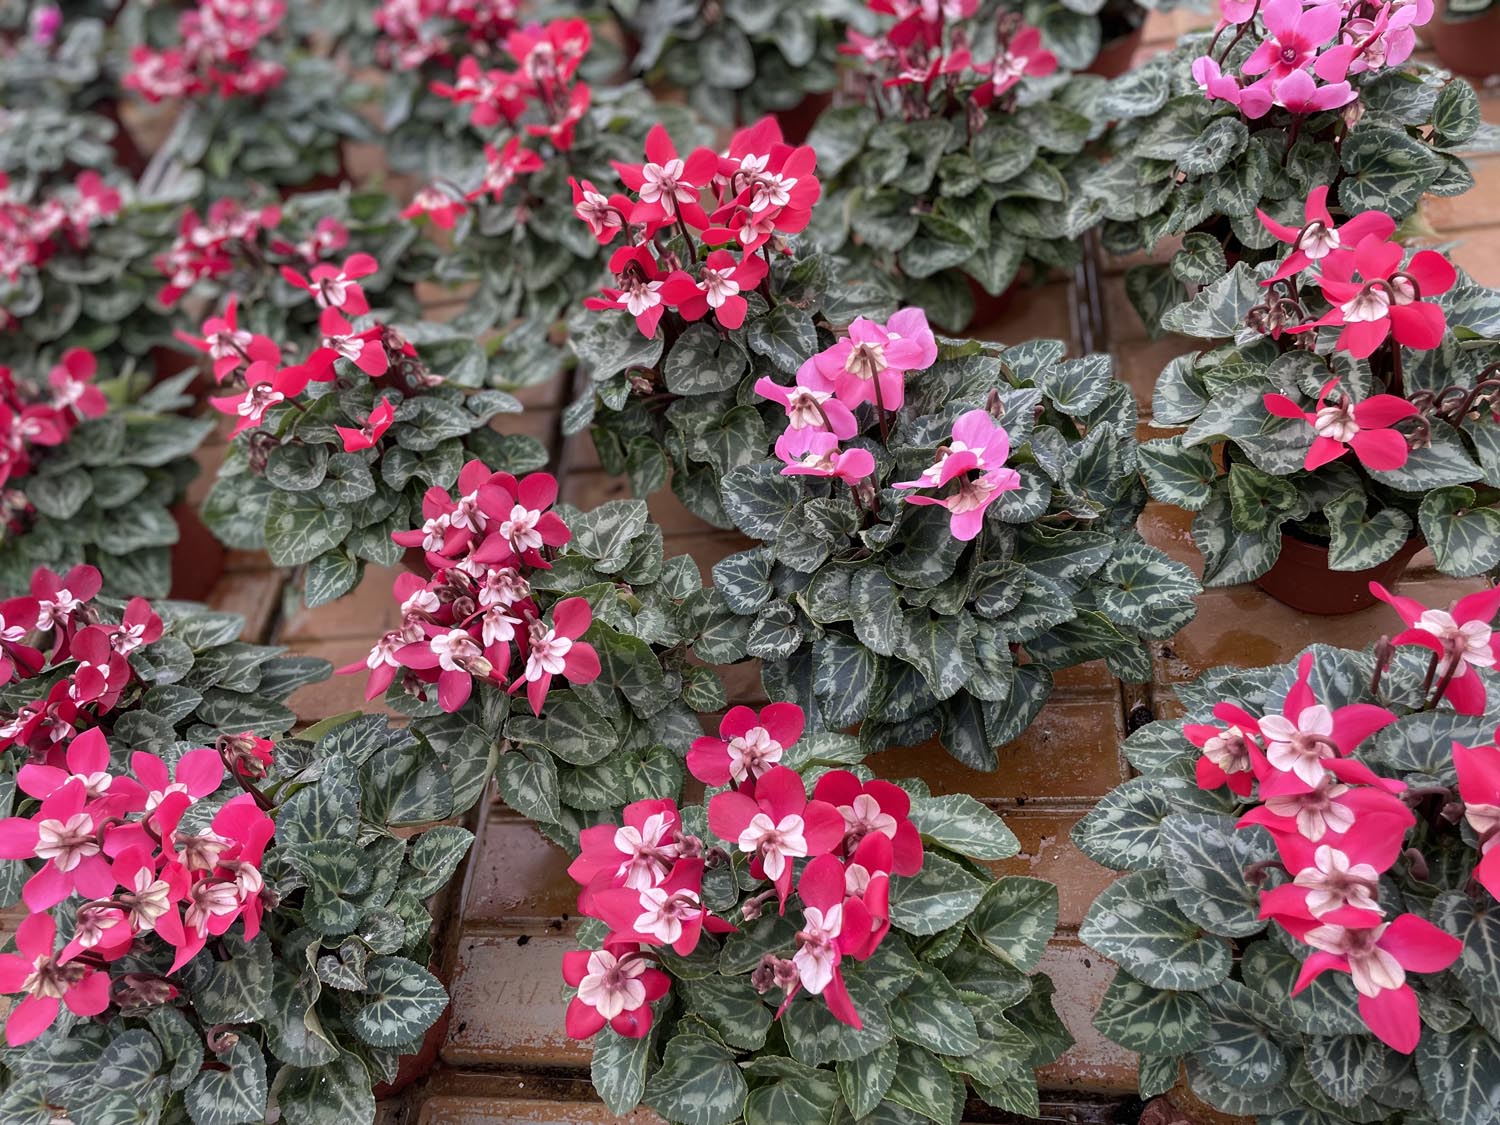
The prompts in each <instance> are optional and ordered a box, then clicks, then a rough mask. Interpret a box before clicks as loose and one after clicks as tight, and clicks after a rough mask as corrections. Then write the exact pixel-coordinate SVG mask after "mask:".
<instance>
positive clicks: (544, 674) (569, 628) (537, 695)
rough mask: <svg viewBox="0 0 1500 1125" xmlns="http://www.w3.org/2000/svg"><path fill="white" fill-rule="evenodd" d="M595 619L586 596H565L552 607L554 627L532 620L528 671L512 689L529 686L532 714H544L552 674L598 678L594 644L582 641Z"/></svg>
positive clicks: (575, 678)
mask: <svg viewBox="0 0 1500 1125" xmlns="http://www.w3.org/2000/svg"><path fill="white" fill-rule="evenodd" d="M593 622H594V611H593V610H592V609H590V608H589V603H588V599H587V598H565V599H563V600H562V601H560V602H558V603H557V605H556V606H555V607H554V608H553V610H552V626H551V628H548V626H547V624H546V623H545V622H543V621H536V622H533V623H532V626H531V638H530V644H529V645H528V646H527V653H526V670H525V671H524V672H523V673H522V674H521V676H520V677H519V678H518V679H517V680H516V682H515V683H513V684H511V686H510V690H511V691H516V690H517V689H518V688H520V686H521V685H522V684H525V685H526V698H527V700H529V701H530V703H531V710H532V713H533V714H536V715H540V714H541V713H542V704H543V703H544V702H546V699H547V692H548V690H549V689H550V688H551V686H552V677H553V676H566V677H567V678H568V679H569V680H570V681H571V682H572V683H575V684H588V683H593V682H594V681H595V680H597V679H598V678H599V654H598V653H597V652H595V651H594V646H593V645H591V644H588V643H587V642H585V641H582V640H579V638H580V637H582V636H583V634H584V633H586V632H588V628H589V626H590V625H592V624H593Z"/></svg>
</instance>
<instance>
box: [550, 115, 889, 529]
mask: <svg viewBox="0 0 1500 1125" xmlns="http://www.w3.org/2000/svg"><path fill="white" fill-rule="evenodd" d="M815 162H816V156H815V154H814V152H813V150H812V149H811V148H810V147H808V146H806V145H802V146H795V147H794V146H792V145H789V144H786V143H785V142H784V141H783V139H782V136H781V130H780V127H779V126H778V125H777V124H776V121H775V119H774V118H770V117H767V118H764V119H763V120H761V121H759V122H757V123H756V124H755V125H754V126H752V127H750V128H748V129H741V130H739V131H738V132H736V133H735V134H734V135H733V137H732V138H731V139H730V142H729V146H728V148H727V150H726V152H725V153H724V154H723V155H720V154H718V153H715V152H713V151H712V150H710V149H707V148H696V149H693V150H692V151H691V152H688V153H687V154H686V155H685V156H680V155H679V154H678V149H677V148H676V146H675V145H674V144H673V143H672V140H671V137H670V136H669V135H668V133H667V131H666V130H665V129H664V128H660V127H656V128H653V129H652V130H651V132H650V134H649V135H648V136H647V138H646V145H645V160H644V161H643V162H641V163H639V164H623V163H621V164H619V165H617V167H618V168H619V175H620V177H621V178H622V180H623V182H624V184H625V186H627V187H628V188H629V189H630V191H631V193H632V195H631V196H626V195H625V194H623V193H621V192H619V191H612V190H611V189H610V185H609V184H605V185H603V186H602V187H601V186H597V185H596V184H595V183H594V182H593V181H591V180H582V181H576V182H575V183H574V185H573V199H574V209H575V211H576V213H577V216H578V218H579V219H580V220H582V222H583V223H584V224H586V226H587V228H588V230H589V231H590V233H591V234H592V235H593V236H594V237H595V238H596V239H597V240H598V241H599V243H600V244H601V245H605V246H607V245H610V244H611V243H615V242H617V241H620V240H621V239H622V238H623V243H622V244H621V245H619V246H617V247H616V248H615V250H614V252H613V253H612V255H611V257H610V271H611V273H613V274H614V283H613V284H612V285H610V286H608V287H606V288H605V289H604V291H603V294H602V295H601V296H599V297H595V298H590V299H588V300H586V301H585V302H584V304H585V305H586V306H588V308H589V309H591V310H594V312H593V314H592V315H590V314H581V315H579V316H578V317H577V318H575V320H574V321H573V323H572V326H571V327H572V331H571V333H570V336H569V340H568V343H569V345H570V346H571V347H572V348H573V350H574V351H575V352H576V353H577V355H578V357H579V360H580V362H581V364H582V366H583V368H584V370H585V371H586V372H587V373H588V375H589V377H590V382H589V383H588V384H586V385H585V387H584V388H583V393H582V396H581V397H580V398H579V400H578V401H577V402H575V403H573V405H572V406H570V407H569V408H568V409H567V410H566V411H565V412H564V415H563V429H564V431H565V432H568V433H573V432H577V431H579V430H581V429H583V428H584V427H585V426H588V425H590V423H592V425H593V431H592V432H593V438H594V446H595V448H596V449H597V450H598V452H599V458H600V461H601V462H602V463H603V465H604V467H605V469H606V470H608V471H609V472H613V473H626V474H628V476H629V477H630V481H631V484H632V486H633V487H634V489H635V491H636V492H637V493H638V494H642V495H644V494H646V493H649V492H654V491H655V490H656V489H658V488H660V487H662V486H663V485H664V484H665V483H667V480H668V477H669V476H670V480H671V486H672V490H673V492H674V493H675V494H676V495H677V497H678V498H679V499H680V500H681V501H682V502H683V504H684V505H686V507H687V508H688V509H689V510H691V511H692V512H694V513H695V514H697V515H698V516H700V517H701V518H702V519H704V520H705V521H706V522H708V523H711V524H713V525H715V526H717V527H729V526H732V523H731V521H730V519H729V517H728V515H727V514H726V513H725V511H724V508H723V503H722V500H721V498H720V496H719V490H718V478H719V477H720V476H722V475H723V473H725V472H727V471H728V470H729V469H731V468H733V467H735V466H736V465H741V464H746V463H748V462H749V461H752V460H756V459H758V458H759V457H761V456H763V455H764V453H765V450H766V448H767V446H768V442H767V437H766V430H765V426H764V424H763V422H762V420H761V419H760V417H759V415H758V412H757V411H756V409H755V408H754V407H753V406H751V405H748V404H749V403H750V402H751V401H752V399H751V397H750V395H751V387H752V386H753V385H754V383H755V380H756V379H757V378H759V377H761V376H763V375H767V374H770V373H771V372H773V371H780V372H783V373H786V374H790V373H791V372H794V371H796V370H797V368H798V366H799V365H801V363H802V362H803V361H804V360H805V359H806V358H807V357H808V356H809V355H811V354H812V353H813V352H814V351H816V350H817V349H818V345H819V340H820V339H827V340H830V341H831V339H832V336H831V334H826V333H825V335H824V336H822V337H820V335H819V328H818V323H819V322H820V321H821V322H823V323H825V324H847V323H848V322H849V321H850V320H852V319H853V318H854V317H855V316H857V315H859V314H862V313H868V314H870V315H880V314H883V313H887V312H890V311H891V310H892V309H893V308H894V305H895V301H894V294H893V286H894V282H893V281H892V280H891V279H889V278H882V277H879V276H876V277H872V278H862V279H859V280H855V279H853V278H852V277H850V276H848V275H842V274H840V275H839V279H838V280H837V281H835V266H834V264H833V263H830V262H829V261H827V260H826V259H825V258H823V257H821V256H818V255H814V254H806V253H801V252H797V251H795V250H794V248H793V246H792V245H790V244H789V243H788V241H787V239H788V237H789V236H791V235H795V234H797V233H798V232H801V231H803V230H805V229H806V227H807V224H808V223H809V222H810V221H811V218H812V208H813V204H814V203H816V201H817V199H818V195H819V192H820V186H819V183H818V179H817V177H816V176H815V175H814V164H815ZM669 470H670V472H669Z"/></svg>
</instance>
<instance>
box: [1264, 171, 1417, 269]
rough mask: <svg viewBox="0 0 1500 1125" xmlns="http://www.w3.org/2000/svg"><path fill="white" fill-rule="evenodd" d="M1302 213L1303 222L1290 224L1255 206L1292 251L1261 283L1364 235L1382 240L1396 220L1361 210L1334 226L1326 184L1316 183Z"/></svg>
mask: <svg viewBox="0 0 1500 1125" xmlns="http://www.w3.org/2000/svg"><path fill="white" fill-rule="evenodd" d="M1303 213H1304V216H1305V221H1304V223H1303V225H1302V226H1301V227H1289V226H1286V225H1285V224H1283V223H1278V222H1277V221H1276V220H1275V219H1273V218H1271V216H1269V215H1267V214H1266V213H1265V212H1264V211H1262V210H1260V209H1259V208H1257V209H1256V212H1255V214H1256V217H1257V218H1258V219H1260V223H1261V226H1263V227H1265V228H1266V230H1268V231H1270V232H1271V233H1272V234H1274V235H1275V236H1276V237H1277V238H1278V239H1280V240H1281V241H1282V242H1285V243H1287V244H1288V245H1290V246H1291V247H1292V252H1291V253H1290V254H1288V255H1287V256H1286V258H1285V260H1283V261H1282V263H1281V265H1279V266H1277V267H1276V272H1275V273H1273V274H1272V275H1271V276H1270V277H1269V278H1267V279H1266V280H1265V281H1263V282H1261V284H1262V285H1274V284H1276V282H1278V281H1281V280H1282V279H1284V278H1288V277H1293V276H1295V275H1296V274H1299V273H1301V272H1302V271H1303V270H1304V269H1306V268H1307V267H1308V266H1309V265H1312V264H1313V263H1315V262H1321V261H1323V260H1324V259H1326V258H1327V257H1328V256H1329V255H1330V254H1333V253H1334V252H1336V251H1339V250H1344V249H1348V248H1352V247H1354V246H1358V245H1359V243H1360V242H1361V241H1362V240H1364V239H1365V238H1369V237H1374V238H1378V239H1380V240H1381V241H1384V240H1385V239H1387V238H1389V237H1390V236H1391V235H1392V234H1393V233H1395V230H1396V220H1395V219H1393V218H1391V217H1390V216H1389V215H1387V214H1385V213H1384V212H1382V211H1361V212H1360V213H1359V214H1358V215H1355V216H1354V217H1353V218H1352V219H1350V220H1349V221H1348V222H1346V223H1344V224H1343V225H1341V226H1340V225H1335V224H1334V221H1333V215H1332V214H1331V213H1330V212H1329V210H1328V185H1327V184H1319V185H1318V186H1317V187H1315V188H1313V189H1312V191H1311V192H1309V193H1308V196H1307V203H1306V205H1305V207H1304V212H1303Z"/></svg>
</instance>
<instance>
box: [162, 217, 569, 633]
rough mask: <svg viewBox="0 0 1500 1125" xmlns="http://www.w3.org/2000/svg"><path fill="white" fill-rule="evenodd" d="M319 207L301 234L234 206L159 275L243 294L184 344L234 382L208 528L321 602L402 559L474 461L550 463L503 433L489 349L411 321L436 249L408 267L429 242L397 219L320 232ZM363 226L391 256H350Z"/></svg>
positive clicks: (182, 242) (224, 394)
mask: <svg viewBox="0 0 1500 1125" xmlns="http://www.w3.org/2000/svg"><path fill="white" fill-rule="evenodd" d="M306 198H308V199H312V200H313V201H314V202H313V203H312V204H307V205H305V206H302V205H300V201H299V205H293V206H289V207H288V209H287V210H288V211H296V212H297V213H299V214H300V215H301V216H302V217H303V218H304V220H305V223H304V225H303V226H302V227H300V228H299V227H298V226H297V225H296V224H295V223H291V224H289V223H288V221H287V216H286V214H285V213H283V212H282V211H281V210H279V209H275V208H271V209H263V210H261V211H259V212H255V211H248V210H246V209H244V208H242V207H240V206H239V205H238V204H234V203H232V202H229V201H221V202H220V203H219V204H216V205H215V207H214V208H213V210H212V211H211V212H210V214H209V216H208V219H207V221H206V222H201V221H200V220H199V219H198V218H197V216H196V215H194V214H191V213H190V214H189V216H187V217H186V218H185V219H184V228H183V233H182V235H181V237H180V238H179V241H178V243H177V244H176V245H175V246H174V247H173V248H172V250H171V251H169V252H168V254H167V255H165V256H164V257H163V259H162V261H161V262H160V266H161V268H162V271H163V273H164V274H166V275H167V277H168V286H167V289H166V290H164V294H166V295H170V296H172V297H176V296H178V295H180V294H181V293H182V292H184V291H186V290H187V289H188V288H189V287H191V286H193V285H194V284H196V283H197V282H199V281H200V280H203V279H218V287H219V288H220V289H224V288H229V296H228V297H227V298H226V299H225V301H224V304H223V305H222V306H221V311H219V312H218V313H217V314H216V315H214V316H211V317H209V318H208V319H207V320H205V321H204V323H203V326H202V328H201V330H200V333H199V334H197V335H191V334H186V333H184V334H183V338H184V340H185V341H186V342H187V343H189V344H190V345H191V346H193V347H196V348H197V349H199V350H200V351H202V352H203V353H204V354H205V355H206V356H207V358H208V360H209V362H210V363H211V365H212V370H213V374H214V378H215V381H216V382H217V383H219V384H220V385H221V388H222V389H221V391H220V393H218V394H216V395H214V396H212V398H211V401H212V404H213V406H214V407H215V408H217V409H218V410H219V411H220V412H222V413H223V414H225V415H227V416H228V417H229V418H231V419H233V421H234V423H235V425H234V430H233V434H234V438H235V440H234V442H233V444H232V446H231V447H230V450H229V452H228V453H227V454H226V456H225V458H224V463H223V466H222V467H221V469H220V471H219V476H218V479H217V480H216V481H215V482H214V486H213V489H212V490H211V491H210V492H209V494H208V497H207V499H206V500H205V501H204V507H203V514H204V519H205V520H206V522H207V523H208V525H209V527H210V528H211V529H212V530H213V532H214V533H215V534H216V535H217V536H218V537H219V538H220V539H221V540H222V541H223V542H224V543H225V544H227V545H229V546H232V547H240V548H250V549H253V548H261V547H263V548H265V549H266V550H267V551H268V552H269V553H270V556H271V561H272V562H273V563H275V564H276V565H278V566H284V567H295V568H306V569H305V571H303V582H302V585H303V593H304V596H305V597H306V599H307V601H308V603H309V604H311V605H318V604H321V603H323V602H326V601H328V600H330V599H332V598H336V597H339V596H341V595H342V594H344V593H345V592H347V591H348V590H350V589H352V588H353V587H354V585H355V584H356V583H357V582H358V581H359V578H360V576H361V575H362V574H363V572H364V567H365V564H366V563H367V562H375V563H377V564H379V565H384V566H389V565H393V564H394V563H396V562H398V561H399V560H400V557H401V548H400V547H399V546H398V545H397V544H396V543H394V542H393V541H392V539H391V535H392V534H393V533H394V532H396V531H401V530H404V529H406V528H407V527H409V526H410V525H411V521H412V519H413V517H414V514H415V513H416V512H418V511H420V509H421V504H422V494H423V492H424V490H425V489H427V488H428V487H433V486H436V487H443V488H446V487H448V486H449V485H451V484H452V482H453V480H454V479H455V478H456V476H457V475H458V470H459V467H460V466H461V465H462V464H463V463H464V461H466V460H467V459H468V458H469V457H470V456H473V455H483V456H485V457H488V458H490V459H492V460H493V461H494V462H495V463H496V464H497V465H503V466H506V467H509V468H514V469H517V470H524V469H528V468H536V467H539V466H540V465H541V464H542V463H544V461H545V453H544V451H543V450H542V448H541V446H540V444H539V443H538V442H536V441H535V440H533V439H531V438H526V437H517V436H506V435H501V434H500V433H498V432H496V431H494V430H492V429H490V428H489V425H488V424H489V422H490V420H491V419H492V418H494V417H495V415H496V414H498V413H501V412H512V413H513V412H517V411H519V410H520V404H519V403H518V402H517V401H516V400H515V398H514V397H513V396H511V395H509V394H507V393H505V392H503V391H498V390H475V389H473V388H476V387H478V386H480V385H482V384H483V382H484V381H485V379H486V378H487V377H488V372H489V359H490V357H489V355H488V353H487V351H486V349H485V348H484V346H483V345H482V344H479V343H476V342H475V341H474V340H472V339H470V338H464V337H463V335H462V333H460V332H455V331H451V330H449V329H447V328H446V327H445V326H433V327H430V328H429V326H427V325H425V324H420V323H413V324H410V325H408V323H407V322H406V318H407V317H408V316H414V315H415V302H414V298H413V297H412V295H411V292H410V288H409V286H410V284H411V280H412V278H411V276H410V275H409V274H405V273H403V269H404V268H410V269H411V270H412V271H413V272H415V273H417V274H418V275H420V272H421V269H422V266H421V264H420V263H421V261H422V259H421V258H420V257H418V258H417V259H416V260H415V261H410V260H408V257H407V253H408V247H409V246H410V245H411V241H412V238H413V237H414V232H413V231H411V230H410V228H409V227H406V226H405V225H404V224H401V223H399V222H397V223H395V225H394V227H392V226H391V225H390V223H389V216H388V215H385V214H384V213H383V212H377V214H376V216H373V217H372V216H371V214H370V213H369V210H368V209H367V208H365V207H364V206H363V205H362V204H361V203H360V199H361V197H355V198H354V199H352V200H350V201H348V202H349V206H350V207H351V208H354V211H353V215H352V216H351V218H358V219H362V220H366V221H365V222H361V223H358V224H351V226H345V224H344V223H343V222H341V221H340V220H339V219H336V218H334V217H333V215H331V214H328V213H323V214H321V217H319V218H318V219H317V220H316V222H315V223H314V222H312V221H311V219H312V216H313V214H315V213H317V212H318V211H321V210H323V208H322V207H321V206H320V205H319V204H320V203H321V202H322V201H321V200H320V199H319V197H306ZM341 198H343V197H339V196H334V197H330V200H339V199H341ZM383 207H384V208H386V209H389V207H390V205H389V203H385V204H383ZM299 229H300V231H301V232H302V233H301V236H300V237H299V236H298V234H297V233H296V232H297V231H298V230H299ZM361 232H363V235H364V236H365V238H364V239H362V241H363V242H364V244H366V245H377V246H378V244H379V243H383V244H384V246H385V251H384V252H385V253H387V254H388V255H389V256H387V257H385V258H383V259H380V260H377V258H376V256H375V255H374V254H372V253H369V252H366V251H363V250H355V251H353V252H351V250H352V245H353V244H352V243H351V242H350V238H351V233H356V234H357V233H361ZM372 236H373V237H372ZM291 238H296V239H297V241H295V242H292V241H289V239H291ZM423 253H425V251H424V252H423ZM245 262H248V263H249V264H250V266H249V268H246V269H237V268H236V267H237V264H238V263H245ZM278 263H280V265H279V268H278ZM367 284H368V285H369V286H370V291H369V292H366V285H367ZM231 287H232V288H231ZM241 293H243V294H244V295H245V300H244V302H243V304H242V303H241V301H240V294H241ZM372 300H373V301H386V300H388V301H390V303H391V308H390V309H389V310H387V309H386V308H383V307H376V306H372ZM414 341H416V342H414Z"/></svg>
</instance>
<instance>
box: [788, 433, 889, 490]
mask: <svg viewBox="0 0 1500 1125" xmlns="http://www.w3.org/2000/svg"><path fill="white" fill-rule="evenodd" d="M776 456H777V457H780V458H781V459H782V461H784V462H786V465H785V467H784V468H783V469H782V470H781V473H782V475H783V476H788V477H796V476H805V477H838V479H839V480H841V481H843V482H844V483H845V484H850V485H853V484H857V483H859V482H860V481H862V480H864V478H865V477H867V476H869V475H870V474H871V473H873V472H874V471H875V457H874V456H873V455H872V454H871V453H870V451H869V450H868V449H840V448H839V439H838V438H837V437H835V436H834V435H833V434H831V433H829V432H828V431H827V430H811V429H805V430H794V429H787V430H785V431H783V432H782V435H781V436H780V437H779V438H777V439H776Z"/></svg>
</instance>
